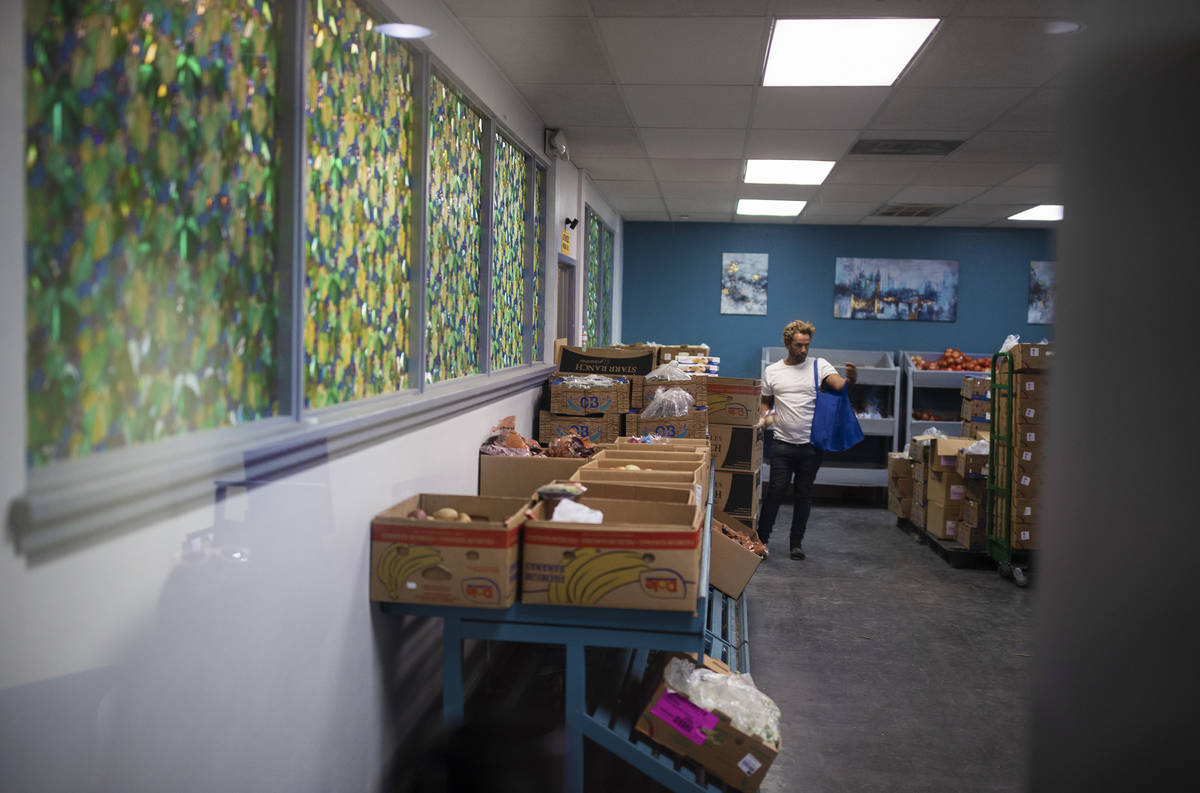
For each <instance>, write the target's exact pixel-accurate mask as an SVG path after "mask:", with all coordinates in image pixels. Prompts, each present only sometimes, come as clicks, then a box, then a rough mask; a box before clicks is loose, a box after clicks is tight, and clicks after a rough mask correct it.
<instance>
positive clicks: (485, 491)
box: [479, 454, 587, 499]
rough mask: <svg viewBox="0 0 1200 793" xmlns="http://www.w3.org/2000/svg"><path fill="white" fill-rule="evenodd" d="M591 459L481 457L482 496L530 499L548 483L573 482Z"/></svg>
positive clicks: (480, 482)
mask: <svg viewBox="0 0 1200 793" xmlns="http://www.w3.org/2000/svg"><path fill="white" fill-rule="evenodd" d="M586 462H587V460H585V459H583V458H579V457H504V456H501V455H493V454H481V455H479V495H481V496H505V497H509V498H524V499H528V498H530V497H531V496H532V495H533V491H535V490H537V489H538V488H539V487H541V486H542V485H544V484H546V483H547V482H553V481H554V480H556V479H570V478H571V475H572V474H574V473H575V472H576V471H577V470H578V469H579V466H581V465H583V464H584V463H586Z"/></svg>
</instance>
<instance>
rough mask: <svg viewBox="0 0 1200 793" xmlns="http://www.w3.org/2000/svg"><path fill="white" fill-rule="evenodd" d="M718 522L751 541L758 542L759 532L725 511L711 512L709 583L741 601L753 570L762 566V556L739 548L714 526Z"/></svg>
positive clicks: (731, 539) (733, 540)
mask: <svg viewBox="0 0 1200 793" xmlns="http://www.w3.org/2000/svg"><path fill="white" fill-rule="evenodd" d="M717 521H720V522H721V523H724V524H725V525H726V526H728V527H729V528H730V529H732V530H733V531H736V532H738V533H740V534H742V535H744V536H746V537H749V538H750V539H751V540H757V539H759V537H758V532H756V531H755V530H754V526H753V525H752V524H750V523H746V522H744V521H742V520H741V519H739V518H736V517H734V516H733V515H730V514H728V513H725V512H719V511H716V510H714V511H713V526H712V538H711V540H710V541H711V543H712V545H711V548H710V550H709V565H708V580H709V582H710V583H711V584H712V585H713V586H715V587H716V588H717V589H719V590H721V591H722V592H724V593H725V594H726V595H729V596H730V597H731V598H740V597H741V596H742V592H743V591H745V589H746V585H747V584H749V583H750V579H751V578H753V577H754V571H755V570H757V569H758V566H759V565H760V564H761V563H762V557H761V556H759V555H758V554H756V553H755V552H754V551H751V550H750V549H749V548H747V547H745V546H744V545H742V544H741V543H740V542H738V541H737V540H735V539H733V538H732V537H728V536H726V534H725V533H724V532H722V531H721V530H720V528H719V527H718V526H717V525H716V523H717Z"/></svg>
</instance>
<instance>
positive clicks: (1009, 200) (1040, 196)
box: [974, 187, 1062, 206]
mask: <svg viewBox="0 0 1200 793" xmlns="http://www.w3.org/2000/svg"><path fill="white" fill-rule="evenodd" d="M974 201H975V203H977V204H1026V205H1029V206H1036V205H1037V204H1061V203H1062V193H1061V191H1059V189H1058V188H1055V187H993V188H992V189H991V190H988V191H987V192H986V193H983V194H982V195H980V196H979V197H977V198H975V199H974Z"/></svg>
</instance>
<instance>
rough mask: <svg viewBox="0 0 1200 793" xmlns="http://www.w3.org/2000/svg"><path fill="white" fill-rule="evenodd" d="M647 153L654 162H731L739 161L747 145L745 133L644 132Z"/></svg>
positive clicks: (685, 130) (660, 129)
mask: <svg viewBox="0 0 1200 793" xmlns="http://www.w3.org/2000/svg"><path fill="white" fill-rule="evenodd" d="M641 134H642V141H643V143H645V145H646V153H647V154H649V155H650V156H651V157H653V158H662V159H672V158H682V159H731V158H734V157H740V156H741V154H742V147H743V145H744V143H745V138H746V131H745V130H743V129H663V128H661V127H652V128H651V127H647V128H645V129H642V130H641Z"/></svg>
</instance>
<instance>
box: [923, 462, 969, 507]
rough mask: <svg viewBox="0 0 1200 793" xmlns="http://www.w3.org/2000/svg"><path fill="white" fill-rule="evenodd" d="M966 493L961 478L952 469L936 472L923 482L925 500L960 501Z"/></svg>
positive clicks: (947, 502) (942, 502)
mask: <svg viewBox="0 0 1200 793" xmlns="http://www.w3.org/2000/svg"><path fill="white" fill-rule="evenodd" d="M966 494H967V491H966V487H965V486H964V485H963V478H962V477H961V476H959V475H958V474H957V473H955V472H954V471H942V472H940V473H936V474H934V475H933V476H931V477H929V480H928V481H927V482H926V483H925V500H926V501H928V502H930V503H934V502H936V503H938V504H942V505H945V504H949V503H950V502H951V501H958V502H961V501H962V500H963V499H964V498H965V497H966ZM955 517H957V515H956V516H955Z"/></svg>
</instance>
